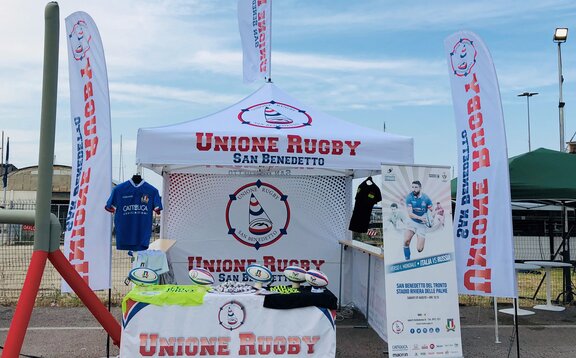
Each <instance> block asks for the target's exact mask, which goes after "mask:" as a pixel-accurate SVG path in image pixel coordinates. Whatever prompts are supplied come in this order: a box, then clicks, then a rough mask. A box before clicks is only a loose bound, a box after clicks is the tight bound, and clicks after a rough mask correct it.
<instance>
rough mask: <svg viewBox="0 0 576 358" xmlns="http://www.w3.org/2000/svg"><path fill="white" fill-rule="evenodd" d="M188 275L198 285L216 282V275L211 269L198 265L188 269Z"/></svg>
mask: <svg viewBox="0 0 576 358" xmlns="http://www.w3.org/2000/svg"><path fill="white" fill-rule="evenodd" d="M188 276H189V277H190V280H192V282H194V283H195V284H197V285H212V284H214V276H212V273H210V271H208V270H206V269H205V268H201V267H196V268H193V269H192V270H190V271H188Z"/></svg>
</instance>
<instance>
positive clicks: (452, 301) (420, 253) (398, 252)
mask: <svg viewBox="0 0 576 358" xmlns="http://www.w3.org/2000/svg"><path fill="white" fill-rule="evenodd" d="M381 193H382V224H383V240H384V250H383V252H384V263H385V269H384V271H385V277H386V279H385V287H386V317H387V338H388V347H389V352H390V356H391V357H416V356H419V355H422V354H423V355H441V356H444V357H462V342H461V335H460V313H459V308H458V285H457V281H456V263H455V254H454V241H453V238H452V206H451V201H450V168H449V167H433V166H402V165H386V164H385V165H383V166H382V189H381Z"/></svg>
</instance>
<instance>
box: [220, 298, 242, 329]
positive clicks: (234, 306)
mask: <svg viewBox="0 0 576 358" xmlns="http://www.w3.org/2000/svg"><path fill="white" fill-rule="evenodd" d="M245 320H246V309H245V308H244V306H243V305H242V304H241V303H240V302H237V301H230V302H227V303H225V304H224V305H223V306H222V307H220V310H219V312H218V322H219V323H220V325H221V326H222V327H224V328H226V329H227V330H229V331H233V330H235V329H236V328H238V327H240V326H242V325H243V324H244V321H245Z"/></svg>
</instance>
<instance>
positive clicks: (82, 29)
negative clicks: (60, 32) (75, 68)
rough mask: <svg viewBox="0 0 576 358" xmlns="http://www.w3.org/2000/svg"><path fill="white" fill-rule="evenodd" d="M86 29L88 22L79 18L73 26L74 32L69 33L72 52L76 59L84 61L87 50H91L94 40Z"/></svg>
mask: <svg viewBox="0 0 576 358" xmlns="http://www.w3.org/2000/svg"><path fill="white" fill-rule="evenodd" d="M86 31H87V26H86V22H85V21H84V20H79V21H78V22H77V23H75V24H74V26H73V27H72V32H71V33H70V34H68V37H69V38H70V42H69V43H70V47H71V48H72V54H73V56H74V59H75V60H76V61H82V60H83V59H84V58H85V57H86V52H88V50H90V41H91V40H92V36H90V34H89V33H87V32H86Z"/></svg>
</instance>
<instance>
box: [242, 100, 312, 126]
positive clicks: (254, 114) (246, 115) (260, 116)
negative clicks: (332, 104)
mask: <svg viewBox="0 0 576 358" xmlns="http://www.w3.org/2000/svg"><path fill="white" fill-rule="evenodd" d="M238 119H239V120H240V122H241V123H242V124H247V125H249V126H254V127H260V128H274V129H289V128H290V129H292V128H301V127H306V126H309V125H311V124H312V117H310V115H309V114H308V113H306V111H304V110H302V109H298V108H296V107H294V106H291V105H289V104H285V103H280V102H276V101H270V102H264V103H259V104H255V105H253V106H250V107H248V108H245V109H242V110H241V111H240V113H238Z"/></svg>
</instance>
